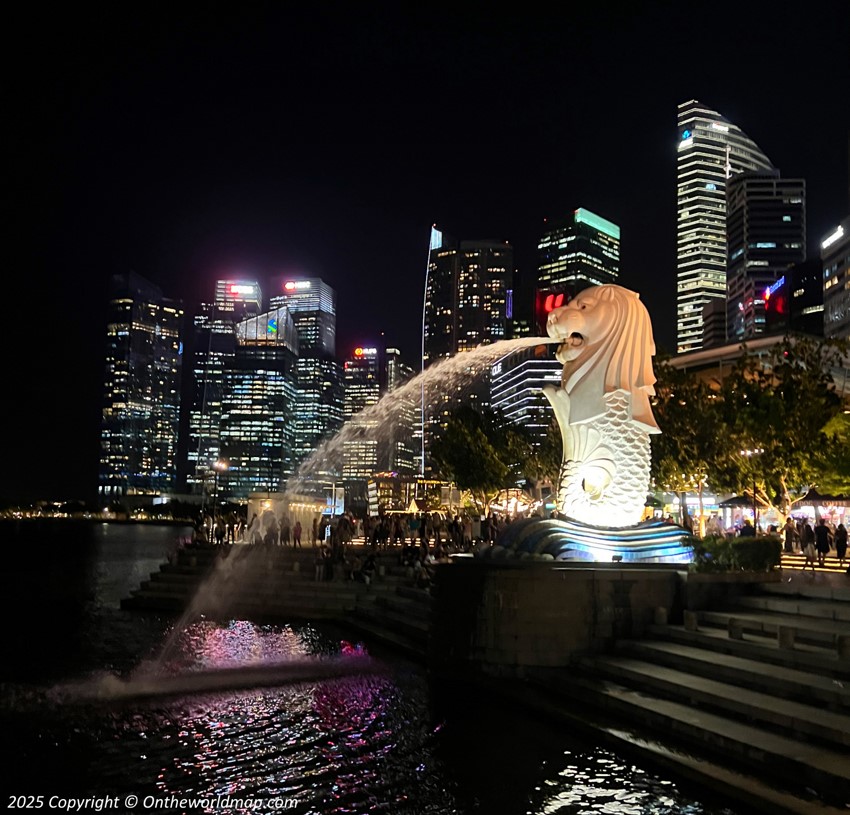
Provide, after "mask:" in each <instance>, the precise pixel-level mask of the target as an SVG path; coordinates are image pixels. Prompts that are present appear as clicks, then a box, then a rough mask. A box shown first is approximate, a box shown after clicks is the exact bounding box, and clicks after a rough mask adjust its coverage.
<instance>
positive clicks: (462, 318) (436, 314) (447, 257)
mask: <svg viewBox="0 0 850 815" xmlns="http://www.w3.org/2000/svg"><path fill="white" fill-rule="evenodd" d="M436 234H437V235H439V236H440V238H439V242H438V245H436V246H433V243H432V249H431V252H430V255H429V262H428V280H427V285H426V290H425V311H424V335H423V336H424V342H423V346H424V348H423V359H424V367H426V368H427V367H428V366H429V365H432V364H433V363H434V362H436V361H437V360H438V359H446V358H448V357H452V356H454V355H455V354H457V353H461V352H463V351H471V350H472V349H474V348H476V347H478V346H479V345H482V344H486V343H492V342H497V341H498V340H503V339H505V338H506V337H507V324H508V312H507V305H508V295H507V293H508V291H509V290H512V289H513V275H514V253H513V247H512V246H511V245H510V244H509V243H507V242H505V241H460V243H458V242H456V241H454V240H452V239H451V238H449V237H448V236H446V235H444V234H443V233H440V232H437V233H436Z"/></svg>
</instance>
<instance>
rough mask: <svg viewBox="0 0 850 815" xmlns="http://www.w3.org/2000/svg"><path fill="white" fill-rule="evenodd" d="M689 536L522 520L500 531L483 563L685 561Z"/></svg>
mask: <svg viewBox="0 0 850 815" xmlns="http://www.w3.org/2000/svg"><path fill="white" fill-rule="evenodd" d="M691 540H692V539H691V536H690V534H689V533H688V532H687V531H686V530H684V529H683V528H682V527H680V526H674V525H673V524H669V523H663V522H662V521H644V522H643V523H640V524H636V525H635V526H629V527H621V528H617V529H612V528H610V527H601V526H590V525H588V524H582V523H579V522H578V521H573V520H570V519H565V520H559V519H555V518H524V519H521V520H519V521H514V522H513V523H511V524H509V525H508V526H506V527H505V529H504V531H503V532H502V534H501V535H500V536H499V538H498V539H497V540H496V542H495V543H494V545H493V546H491V547H490V548H489V549H487V550H486V551H485V552H484V553H483V555H482V557H483V558H485V559H511V560H513V559H520V560H526V559H531V560H554V561H585V562H586V561H591V562H605V563H611V562H612V561H621V562H623V563H690V562H691V561H692V559H693V550H692V549H691V546H690V541H691Z"/></svg>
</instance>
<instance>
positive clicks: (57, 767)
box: [0, 520, 744, 815]
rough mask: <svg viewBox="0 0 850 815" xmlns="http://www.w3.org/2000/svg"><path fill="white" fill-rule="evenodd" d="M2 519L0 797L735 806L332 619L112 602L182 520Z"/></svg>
mask: <svg viewBox="0 0 850 815" xmlns="http://www.w3.org/2000/svg"><path fill="white" fill-rule="evenodd" d="M0 531H2V540H3V545H4V549H5V552H6V558H5V569H4V574H3V585H4V589H3V592H2V596H3V604H4V612H5V613H4V618H3V619H4V620H5V647H4V649H3V650H4V659H3V669H2V672H3V675H2V698H0V703H2V706H0V715H2V721H0V732H2V744H3V748H4V750H3V755H4V759H3V761H4V773H3V777H4V791H3V792H4V796H5V797H4V802H5V803H6V804H7V806H8V804H9V802H10V801H11V800H13V797H15V796H16V797H18V799H19V798H20V796H39V795H41V796H45V797H46V796H50V795H56V796H62V797H65V798H71V797H76V798H79V797H85V796H90V797H93V798H94V799H97V800H102V799H103V798H104V797H106V796H110V797H113V798H115V797H117V799H118V800H119V806H118V808H117V809H115V808H113V809H112V811H121V812H123V811H129V810H128V809H127V805H126V800H127V796H130V797H131V798H132V796H134V795H135V796H138V797H139V799H140V800H148V801H159V802H163V801H172V802H173V801H174V800H175V799H176V798H182V799H185V801H188V802H189V803H188V804H186V803H184V807H183V809H182V810H178V809H176V808H174V807H169V811H188V810H189V809H191V808H193V807H192V806H191V802H193V801H194V802H195V805H197V806H200V804H198V802H206V804H208V805H209V806H208V811H219V810H220V809H222V808H223V807H227V808H228V810H229V811H254V812H280V811H286V812H297V813H302V814H303V815H306V814H307V813H310V814H311V815H312V814H313V813H315V815H331V813H373V812H381V813H435V814H436V813H440V814H441V815H467V814H470V815H471V813H481V815H502V813H504V815H525V814H526V813H529V814H530V815H536V814H537V813H541V814H542V813H597V812H598V813H609V814H614V813H622V815H650V814H653V815H655V814H657V815H666V814H667V813H669V815H674V814H675V815H680V813H686V815H739V813H742V812H744V810H743V809H740V808H730V807H729V806H728V805H725V804H724V803H723V802H720V801H716V800H713V799H711V797H710V795H709V794H708V793H707V792H705V791H703V790H699V789H692V788H686V787H682V786H681V785H680V784H678V783H674V782H673V781H671V780H670V779H666V778H664V777H663V776H662V775H659V774H657V772H655V771H653V769H652V768H650V767H643V766H639V765H638V764H635V763H634V761H633V760H632V759H629V758H626V757H623V756H620V755H617V754H615V753H613V752H611V751H609V750H607V749H604V748H603V747H601V746H599V745H595V744H593V743H592V742H591V741H589V740H588V738H587V737H583V738H582V737H580V736H578V735H577V734H574V733H570V732H567V730H566V729H565V728H564V727H563V726H557V725H554V724H552V723H549V722H545V721H541V720H540V719H539V718H536V717H534V716H531V715H529V714H527V713H525V712H523V711H522V710H516V709H509V706H508V705H506V704H505V703H504V702H503V701H501V700H500V697H498V696H493V697H490V696H489V695H486V694H482V693H481V692H472V691H469V690H464V689H463V688H462V687H459V686H451V687H450V686H447V685H446V684H444V683H442V682H438V681H434V680H433V678H432V677H430V676H429V673H428V671H427V668H426V667H424V666H422V665H420V664H417V663H414V662H410V661H408V660H406V659H404V658H402V657H400V656H399V655H397V654H394V653H392V652H391V651H387V650H386V649H383V648H381V646H380V645H379V644H378V643H374V642H369V641H368V640H363V639H362V638H358V637H357V636H356V635H354V634H352V633H351V632H350V631H347V630H346V629H345V625H344V621H342V623H341V624H340V625H328V624H325V623H321V624H320V623H314V622H310V621H303V620H299V621H296V620H290V621H287V620H282V621H276V622H275V623H274V624H268V623H263V624H259V623H256V622H252V621H249V620H218V621H212V620H206V619H199V620H192V621H189V622H188V623H179V628H177V626H178V620H177V619H176V617H174V616H170V615H165V614H162V615H156V614H141V613H139V612H131V611H126V610H122V609H121V608H120V601H121V600H122V598H124V597H127V596H129V594H130V592H131V590H132V589H134V588H136V587H138V585H139V584H140V582H141V581H142V580H144V579H146V578H147V577H148V575H149V574H150V573H151V572H153V571H156V570H157V569H158V568H159V566H160V564H161V563H163V562H165V561H166V560H167V558H168V557H169V555H170V554H172V553H173V552H174V550H175V549H176V547H177V546H178V542H179V540H180V538H181V537H182V536H186V535H188V533H189V529H188V528H181V527H177V526H165V525H162V526H160V525H143V524H117V523H114V524H102V523H96V522H91V521H71V520H21V521H6V522H2V523H0ZM166 643H168V648H167V649H166V648H165V646H166ZM363 652H365V653H368V654H369V655H370V659H375V660H378V661H379V662H380V664H381V666H382V670H381V671H378V672H368V673H367V672H363V673H358V672H357V671H356V670H355V671H353V673H352V675H350V676H344V677H328V678H319V679H317V680H314V681H309V682H303V683H296V684H290V685H284V686H275V687H254V688H248V689H244V688H243V689H239V690H233V689H231V690H217V691H216V692H214V693H213V692H202V693H198V692H192V693H186V694H179V693H178V694H175V693H169V694H167V695H162V696H155V695H154V696H147V697H145V698H138V699H128V698H122V699H120V700H119V699H110V697H109V695H108V694H105V695H102V696H101V697H98V698H92V697H91V696H80V695H79V694H76V695H75V693H74V691H75V690H79V689H80V688H85V687H89V688H91V687H96V688H108V687H109V681H112V682H120V681H121V679H122V678H125V677H128V676H130V675H132V674H137V673H138V672H140V671H145V670H147V671H148V672H149V673H150V672H151V671H154V672H159V675H162V676H175V675H179V674H181V673H189V672H195V671H215V670H227V669H233V668H239V667H240V666H250V665H263V664H267V663H270V662H280V661H285V660H294V661H298V660H304V659H312V658H316V657H326V658H330V659H334V658H336V657H337V656H338V655H340V654H343V655H345V654H346V653H349V654H351V655H352V659H355V660H356V659H357V658H358V654H359V653H363ZM99 797H100V798H99ZM215 802H218V803H217V804H216V803H215ZM92 807H93V805H92ZM160 807H161V808H165V806H164V805H163V804H162V803H160ZM240 807H241V808H240ZM249 807H251V808H250V809H249ZM91 811H95V810H94V809H93V808H91ZM135 811H143V810H142V808H141V806H140V808H139V809H137V810H135ZM200 811H203V809H201V810H200Z"/></svg>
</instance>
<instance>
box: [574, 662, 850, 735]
mask: <svg viewBox="0 0 850 815" xmlns="http://www.w3.org/2000/svg"><path fill="white" fill-rule="evenodd" d="M582 664H583V667H585V669H587V670H590V671H592V672H593V673H594V674H596V675H600V674H601V675H604V676H607V677H608V678H609V679H612V680H614V681H616V682H619V683H621V684H626V685H629V686H630V687H635V688H637V689H640V690H644V691H647V692H649V693H652V694H654V695H657V696H659V697H662V698H666V699H671V700H673V701H678V702H681V703H683V704H687V705H694V706H697V707H700V708H703V709H705V710H709V711H712V712H713V713H716V714H719V715H722V716H728V717H729V718H730V719H733V720H736V721H743V722H754V723H756V724H758V725H760V726H765V727H766V728H767V729H769V730H772V731H775V732H776V731H781V732H782V733H783V734H786V735H794V736H797V737H799V738H803V739H805V740H807V741H812V742H820V743H823V744H828V745H830V746H831V747H832V748H833V749H846V748H850V715H846V714H844V713H838V712H836V711H835V710H829V709H827V708H824V707H819V706H816V705H811V704H804V703H801V702H797V701H792V700H788V699H782V698H779V697H776V696H773V695H771V694H769V693H764V692H761V691H756V690H751V689H749V688H746V687H741V686H739V685H736V684H731V683H729V682H721V681H719V680H717V679H712V678H707V677H704V676H699V675H696V674H694V673H691V672H686V671H680V670H677V669H675V668H670V667H667V666H665V665H654V664H651V663H650V662H647V661H645V660H642V659H636V658H633V657H627V656H622V657H620V656H606V657H596V658H591V659H586V660H584V661H583V663H582ZM845 701H846V699H845Z"/></svg>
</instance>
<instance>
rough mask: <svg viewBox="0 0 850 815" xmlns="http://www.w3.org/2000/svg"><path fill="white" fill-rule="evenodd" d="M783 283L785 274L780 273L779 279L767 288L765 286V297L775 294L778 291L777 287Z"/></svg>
mask: <svg viewBox="0 0 850 815" xmlns="http://www.w3.org/2000/svg"><path fill="white" fill-rule="evenodd" d="M784 285H785V275H782V277H780V278H779V280H777V281H776V282H775V283H774V284H773V285H772V286H769V287H768V288H766V289H765V290H764V296H765V299H767V298H769V297H771V296H772V295H774V294H776V292H778V291H779V289H781V288H782V287H783V286H784Z"/></svg>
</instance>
